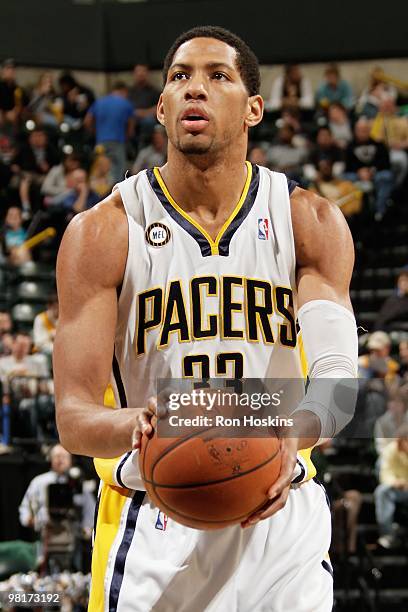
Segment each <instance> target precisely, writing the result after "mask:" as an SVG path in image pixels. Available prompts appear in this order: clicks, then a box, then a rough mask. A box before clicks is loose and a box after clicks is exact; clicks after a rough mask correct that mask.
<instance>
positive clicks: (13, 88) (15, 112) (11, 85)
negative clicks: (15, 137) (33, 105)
mask: <svg viewBox="0 0 408 612" xmlns="http://www.w3.org/2000/svg"><path fill="white" fill-rule="evenodd" d="M26 103H27V97H26V95H25V93H24V91H23V89H22V88H21V87H20V86H19V85H18V84H17V83H16V65H15V62H14V60H13V59H11V58H10V59H6V60H4V62H3V63H2V65H1V78H0V128H1V127H2V126H3V129H7V124H9V125H10V126H13V127H14V128H16V127H17V125H18V122H19V120H20V116H21V113H22V111H23V108H24V106H25V104H26Z"/></svg>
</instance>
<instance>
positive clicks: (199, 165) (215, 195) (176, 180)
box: [161, 151, 247, 220]
mask: <svg viewBox="0 0 408 612" xmlns="http://www.w3.org/2000/svg"><path fill="white" fill-rule="evenodd" d="M161 175H162V177H163V180H164V182H165V183H166V186H167V188H168V190H169V192H170V193H171V195H172V197H173V198H174V200H175V201H176V202H177V203H178V205H179V206H181V207H182V208H183V209H184V210H185V211H186V212H187V213H189V214H192V215H193V216H196V217H200V216H201V215H202V214H203V217H204V218H210V219H211V220H215V219H218V218H223V217H228V216H229V214H230V212H232V210H233V209H234V207H235V205H236V204H237V202H238V200H239V198H240V196H241V193H242V190H243V187H244V184H245V180H246V178H247V169H246V166H245V156H244V155H242V153H239V154H237V153H236V152H235V154H234V153H233V154H232V155H230V154H229V153H228V154H226V153H225V152H224V154H223V155H222V156H220V158H219V159H216V160H212V161H211V163H206V162H205V160H204V158H200V156H195V157H194V158H190V157H187V156H186V155H183V154H181V153H179V152H178V151H175V152H172V154H170V155H169V158H168V161H167V164H166V165H165V166H163V168H162V169H161ZM208 213H210V215H208Z"/></svg>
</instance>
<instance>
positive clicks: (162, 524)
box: [155, 510, 169, 531]
mask: <svg viewBox="0 0 408 612" xmlns="http://www.w3.org/2000/svg"><path fill="white" fill-rule="evenodd" d="M168 520H169V519H168V516H167V514H164V512H162V511H161V510H159V513H158V515H157V519H156V524H155V527H156V529H160V531H166V527H167V521H168Z"/></svg>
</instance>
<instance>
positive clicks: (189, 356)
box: [89, 164, 333, 612]
mask: <svg viewBox="0 0 408 612" xmlns="http://www.w3.org/2000/svg"><path fill="white" fill-rule="evenodd" d="M247 166H248V177H247V181H246V184H245V188H244V191H243V193H242V196H241V198H240V200H239V202H238V204H237V206H236V208H235V210H234V212H233V213H232V214H231V217H230V218H229V219H228V221H227V222H226V223H225V225H224V226H223V228H222V229H221V231H220V233H219V235H218V236H217V238H216V240H212V239H211V237H210V236H209V235H208V234H207V233H206V232H205V231H204V230H203V229H202V228H200V226H199V225H198V224H197V223H196V222H195V221H194V220H193V219H191V218H190V217H189V216H188V215H187V214H186V213H184V211H183V210H182V209H181V208H180V206H178V205H177V203H176V202H175V201H174V200H173V199H172V197H171V195H170V194H169V193H168V191H167V189H166V186H165V185H164V183H163V180H162V178H161V176H160V172H159V170H158V169H155V170H148V171H143V172H141V173H139V174H138V175H137V176H135V177H132V178H129V179H127V180H125V181H123V182H122V183H119V184H118V189H119V191H120V194H121V196H122V200H123V203H124V207H125V210H126V214H127V218H128V225H129V251H128V257H127V264H126V271H125V275H124V279H123V284H122V287H121V290H120V297H119V303H118V323H117V329H116V337H115V356H114V363H113V379H112V385H113V387H114V392H115V396H116V402H117V404H118V405H122V406H126V405H128V406H131V407H137V406H143V405H144V404H145V402H146V400H147V398H148V397H149V396H151V395H155V393H156V379H158V378H186V377H187V378H189V377H190V378H192V377H195V378H201V377H204V378H209V377H211V378H216V377H217V376H219V377H222V378H225V377H229V378H261V379H265V378H279V377H281V378H297V379H298V381H299V387H302V389H301V393H303V386H304V385H303V381H302V372H301V361H300V358H299V351H298V350H297V348H298V346H297V333H296V331H297V330H296V291H295V249H294V240H293V233H292V222H291V214H290V201H289V191H288V182H287V179H286V177H285V176H284V175H283V174H279V173H276V172H270V171H269V170H267V169H265V168H259V167H257V166H251V165H250V164H247ZM302 453H303V455H302ZM95 464H96V468H97V471H98V474H99V475H100V477H101V479H102V481H103V485H102V487H101V492H100V495H99V498H98V511H97V513H96V514H97V521H96V532H95V542H94V549H93V558H92V589H91V596H90V602H89V612H151V611H152V610H154V611H155V612H204V611H205V612H272V611H273V612H284V611H286V610H291V611H293V612H312V610H313V612H329V611H330V610H331V609H332V600H333V598H332V590H333V583H332V577H331V566H330V563H329V561H328V559H327V550H328V548H329V545H330V524H331V519H330V512H329V508H328V506H327V503H326V499H325V494H324V491H323V489H322V487H321V486H320V485H319V484H317V483H316V482H314V480H312V477H313V475H314V474H315V471H314V468H313V465H312V464H311V462H310V449H308V450H305V451H300V455H299V456H298V466H297V467H298V468H299V476H296V478H295V477H294V479H293V480H292V483H294V484H293V485H292V488H291V490H290V493H289V498H288V501H287V503H286V505H285V507H284V508H283V509H282V510H280V511H279V512H278V513H276V514H275V515H274V516H272V517H271V518H270V519H268V520H265V521H261V522H260V523H258V524H257V525H255V526H252V527H250V528H248V529H245V530H244V529H242V528H241V526H239V525H235V526H232V527H227V528H225V529H220V530H216V531H210V532H208V531H200V530H197V529H191V528H189V527H185V526H183V525H180V524H179V523H177V522H175V521H173V520H172V519H170V518H168V517H167V516H166V515H164V514H163V512H162V511H160V510H159V509H158V508H157V507H155V506H154V505H153V504H152V502H151V501H150V499H149V497H148V495H147V494H146V493H145V491H144V490H143V489H144V484H143V482H142V481H141V478H140V473H139V469H138V451H133V452H128V453H125V454H124V455H123V456H122V457H119V458H116V459H112V460H110V459H107V460H97V461H96V462H95ZM305 480H308V482H304V481H305ZM301 481H303V484H299V483H300V482H301ZM243 494H245V491H243Z"/></svg>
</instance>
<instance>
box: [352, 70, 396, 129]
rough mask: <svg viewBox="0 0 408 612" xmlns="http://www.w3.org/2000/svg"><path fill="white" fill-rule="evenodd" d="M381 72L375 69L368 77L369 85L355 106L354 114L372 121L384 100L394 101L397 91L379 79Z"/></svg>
mask: <svg viewBox="0 0 408 612" xmlns="http://www.w3.org/2000/svg"><path fill="white" fill-rule="evenodd" d="M382 74H383V72H382V70H381V68H375V70H373V72H372V74H371V76H370V84H369V86H368V87H366V89H364V90H363V92H362V94H361V95H360V97H359V99H358V101H357V104H356V113H357V115H361V116H364V117H367V119H374V117H375V116H376V115H377V113H378V111H379V108H380V106H381V104H382V103H383V102H385V101H386V100H393V101H395V100H396V99H397V97H398V91H397V89H396V88H395V87H394V85H390V84H389V83H386V82H384V80H383V79H382V78H381V76H382Z"/></svg>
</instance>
